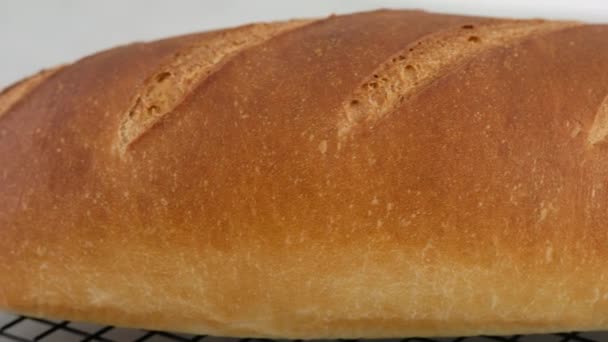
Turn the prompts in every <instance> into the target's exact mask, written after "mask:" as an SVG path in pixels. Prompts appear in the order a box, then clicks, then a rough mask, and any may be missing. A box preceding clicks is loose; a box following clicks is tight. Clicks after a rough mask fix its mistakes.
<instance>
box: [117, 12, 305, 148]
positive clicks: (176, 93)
mask: <svg viewBox="0 0 608 342" xmlns="http://www.w3.org/2000/svg"><path fill="white" fill-rule="evenodd" d="M310 22H312V20H292V21H287V22H277V23H269V24H254V25H248V26H244V27H241V28H236V29H233V30H230V31H226V32H223V33H221V34H219V35H218V36H215V37H213V38H211V39H208V40H205V41H204V42H203V43H200V44H198V45H194V46H192V47H190V48H189V49H187V50H186V51H182V52H178V53H177V54H176V55H175V58H174V59H173V60H171V61H170V62H169V63H168V64H166V65H164V66H163V67H161V68H160V70H158V71H157V72H156V73H155V74H154V75H153V76H152V77H150V78H149V79H148V80H147V81H146V82H145V84H144V86H143V91H142V92H141V93H139V94H138V95H137V96H136V97H135V98H134V99H133V101H132V104H131V106H130V108H129V109H128V110H127V112H126V113H125V114H124V120H123V121H122V123H121V126H120V129H119V135H120V136H119V142H118V149H119V151H120V152H123V153H124V152H125V150H126V149H127V148H128V146H129V145H130V144H131V143H133V142H134V141H135V140H137V139H138V138H139V137H140V136H141V135H143V134H144V133H145V132H146V131H147V130H149V129H150V128H151V127H152V126H153V125H154V124H156V123H157V122H158V121H159V120H161V119H162V118H163V117H164V116H165V115H167V114H168V113H170V112H172V111H173V110H174V109H175V107H177V106H178V105H179V104H180V103H181V102H182V100H183V99H184V98H185V97H186V95H188V94H189V93H191V92H192V91H193V89H194V88H195V87H196V86H197V85H198V84H199V83H200V82H202V81H203V80H204V79H206V78H207V77H208V76H209V75H210V74H212V73H213V72H215V71H216V70H217V69H218V67H219V66H220V65H222V64H223V62H225V61H226V60H228V59H230V58H231V57H233V56H235V55H236V54H238V53H239V52H241V51H243V50H245V49H248V48H251V47H253V46H256V45H259V44H262V43H263V42H265V41H268V40H269V39H271V38H273V37H275V36H277V35H279V34H281V33H284V32H287V31H290V30H293V29H295V28H298V27H300V26H303V25H306V24H308V23H310Z"/></svg>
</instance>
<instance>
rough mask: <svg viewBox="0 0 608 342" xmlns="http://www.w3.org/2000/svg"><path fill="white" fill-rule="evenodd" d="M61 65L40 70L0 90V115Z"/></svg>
mask: <svg viewBox="0 0 608 342" xmlns="http://www.w3.org/2000/svg"><path fill="white" fill-rule="evenodd" d="M61 68H62V67H61V66H59V67H55V68H51V69H46V70H42V71H40V72H39V73H37V74H35V75H33V76H30V77H28V78H26V79H24V80H22V81H20V82H17V83H15V84H13V85H12V86H9V87H7V88H6V89H4V90H3V91H2V92H0V117H2V115H3V114H5V113H6V112H8V111H9V109H11V107H13V106H14V105H15V104H16V103H17V102H19V101H20V100H21V99H23V98H24V97H25V96H26V95H27V94H29V93H30V92H31V91H33V90H34V89H35V88H36V87H38V86H39V85H40V84H41V83H42V82H44V81H45V80H46V79H48V78H49V77H51V76H52V75H53V74H55V73H56V72H58V71H59V70H60V69H61Z"/></svg>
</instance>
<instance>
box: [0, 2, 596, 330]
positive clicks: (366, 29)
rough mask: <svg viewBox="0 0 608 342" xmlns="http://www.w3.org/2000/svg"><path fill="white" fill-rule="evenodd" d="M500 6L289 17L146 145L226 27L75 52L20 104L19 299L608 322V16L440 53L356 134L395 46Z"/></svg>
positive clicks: (0, 151)
mask: <svg viewBox="0 0 608 342" xmlns="http://www.w3.org/2000/svg"><path fill="white" fill-rule="evenodd" d="M488 22H495V21H493V20H488V19H480V18H466V17H457V16H443V15H436V14H428V13H423V12H411V11H376V12H369V13H359V14H354V15H347V16H336V17H331V18H329V19H327V20H321V21H315V22H313V23H311V24H309V25H306V26H302V27H300V28H298V29H296V30H289V31H286V32H285V33H284V34H280V35H277V36H275V37H273V39H269V40H263V41H261V42H260V44H257V45H254V46H251V47H250V48H247V49H244V50H242V51H239V53H237V54H235V55H231V57H230V58H229V59H227V60H226V61H225V62H223V63H222V64H221V66H220V67H218V68H217V69H214V72H213V73H211V74H209V75H208V76H207V77H204V78H203V79H202V80H201V81H200V82H199V83H198V84H197V85H196V87H195V88H194V89H192V91H191V92H190V93H188V94H187V96H185V97H184V98H183V99H182V100H180V101H181V102H180V103H179V104H178V105H177V106H175V108H173V109H172V111H171V115H166V116H164V117H163V119H162V120H159V121H158V122H156V123H155V124H154V125H152V126H150V127H149V128H146V134H144V135H141V136H140V137H139V138H138V140H137V143H134V144H131V145H130V146H129V149H127V150H126V152H125V155H124V156H121V155H120V154H117V153H115V149H114V148H113V146H114V144H115V143H116V137H117V136H118V132H119V130H120V127H121V124H122V123H123V120H124V114H125V110H126V109H127V108H129V107H130V105H132V99H133V98H134V97H135V95H136V94H140V93H141V92H142V89H145V86H146V80H147V79H149V78H150V77H151V76H152V75H154V74H155V72H157V71H158V70H159V69H160V68H161V66H163V65H168V64H170V63H171V60H172V59H173V58H174V55H175V53H176V52H178V51H183V50H184V49H186V48H187V47H188V46H192V44H204V42H205V40H209V41H211V40H213V39H214V37H217V35H221V34H222V33H221V32H222V31H219V32H211V33H208V34H203V35H200V36H188V37H182V38H174V39H169V40H163V41H159V42H154V43H147V44H136V45H130V46H126V47H122V48H118V49H113V50H110V51H106V52H103V53H100V54H97V55H94V56H91V57H88V58H85V59H83V60H81V61H79V62H77V63H75V64H73V65H71V66H69V67H66V68H65V69H63V70H62V72H61V73H58V74H56V75H55V76H54V77H53V78H52V79H49V80H47V81H46V82H43V83H42V84H41V85H40V86H39V87H38V89H37V90H36V91H35V92H33V93H30V95H27V96H26V97H25V98H24V99H23V100H22V101H21V102H20V105H19V106H15V107H13V108H12V109H11V110H10V115H4V116H3V117H2V119H1V120H0V132H1V133H2V134H1V135H0V178H1V179H0V180H1V181H0V227H1V228H2V229H0V284H1V285H0V307H3V308H5V309H9V310H12V311H16V312H23V313H29V314H34V315H39V316H45V317H61V318H69V319H79V320H91V321H95V322H102V323H110V324H116V325H128V326H137V327H147V328H154V329H169V330H181V331H189V332H198V333H211V334H219V335H239V336H270V337H301V338H311V337H343V338H346V337H388V336H406V335H461V334H478V333H486V334H497V333H508V334H512V333H525V332H544V331H558V330H572V329H577V330H587V329H603V328H607V327H608V321H607V319H606V317H608V285H606V284H608V283H607V282H606V281H605V280H606V279H608V268H607V267H606V265H605V258H606V256H607V253H606V249H605V246H604V245H605V244H606V239H607V234H606V232H605V231H604V227H605V223H606V222H608V210H607V208H606V205H607V203H608V185H607V184H606V179H608V158H607V157H606V145H605V144H603V143H599V142H600V141H602V139H603V137H602V135H603V128H602V127H603V126H604V121H605V120H604V115H605V106H606V105H605V103H606V96H607V94H608V41H607V40H606V39H605V37H606V35H607V34H608V27H607V26H605V25H595V26H592V25H581V26H576V27H570V28H560V29H559V30H549V31H546V32H543V33H542V34H529V35H528V34H526V35H523V36H522V39H519V38H518V39H515V40H513V41H509V42H508V43H507V42H504V43H503V42H501V43H498V44H495V45H492V46H488V47H484V48H483V49H480V50H479V51H477V50H476V51H475V53H472V54H468V53H467V54H466V58H460V57H459V58H457V63H448V64H445V65H444V64H442V65H441V67H440V68H437V69H433V68H431V69H429V70H440V71H439V72H438V73H435V72H433V73H430V74H432V75H433V76H432V77H430V78H429V81H428V82H426V83H425V85H424V86H420V87H417V88H416V89H415V91H414V92H410V93H409V95H408V99H407V103H405V104H403V105H397V106H392V107H391V108H392V109H391V113H390V115H381V117H379V119H378V120H360V121H357V123H356V129H353V130H351V131H350V132H349V140H348V144H343V145H341V147H340V148H339V149H338V144H339V143H340V141H341V140H340V137H339V135H338V134H336V132H337V128H336V123H339V122H340V120H341V119H342V118H343V115H344V106H343V104H344V103H345V102H348V101H349V100H350V99H351V98H352V95H353V89H357V88H358V87H360V85H361V84H363V83H365V82H366V80H367V79H368V77H369V75H373V74H374V72H376V71H377V70H378V69H379V67H380V66H381V65H383V63H385V62H386V61H389V60H391V58H392V57H393V56H395V55H398V54H399V53H400V52H401V51H404V49H405V51H406V55H405V57H406V58H407V57H408V56H409V57H411V56H410V55H408V54H409V51H407V48H408V47H410V46H411V45H412V44H414V43H415V42H418V41H424V40H425V37H430V36H429V35H432V36H435V35H441V34H448V35H449V32H453V31H454V30H462V29H461V27H462V26H463V25H467V26H468V25H474V26H475V27H478V26H479V25H484V23H485V24H488ZM530 23H536V22H530ZM518 25H524V24H518ZM558 25H561V24H558ZM455 39H456V40H458V38H455ZM439 50H440V49H433V50H432V51H435V52H436V51H439ZM412 56H413V55H412ZM418 60H419V61H420V63H427V61H426V60H424V59H422V58H419V57H418ZM399 89H400V90H399V91H404V89H406V88H399ZM125 157H126V158H125ZM32 270H34V271H32Z"/></svg>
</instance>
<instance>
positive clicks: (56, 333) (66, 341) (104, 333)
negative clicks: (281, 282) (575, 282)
mask: <svg viewBox="0 0 608 342" xmlns="http://www.w3.org/2000/svg"><path fill="white" fill-rule="evenodd" d="M9 341H10V342H13V341H18V342H30V341H41V342H75V341H82V342H85V341H87V342H88V341H91V342H126V341H133V342H143V341H146V342H161V341H165V342H170V341H204V342H272V341H271V340H266V339H234V338H218V337H211V336H205V335H188V334H176V333H168V332H162V331H145V330H139V329H124V328H117V327H113V326H97V325H93V324H87V323H73V322H70V321H51V320H45V319H38V318H33V317H24V316H11V317H10V319H9V320H8V322H6V323H3V325H2V326H0V342H9ZM491 341H502V342H596V341H597V342H600V341H608V334H607V333H577V332H572V333H562V334H548V335H515V336H475V337H456V338H442V339H429V338H405V339H398V340H377V342H491ZM291 342H302V341H301V340H293V341H291ZM335 342H358V340H338V341H335Z"/></svg>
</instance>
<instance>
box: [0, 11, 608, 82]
mask: <svg viewBox="0 0 608 342" xmlns="http://www.w3.org/2000/svg"><path fill="white" fill-rule="evenodd" d="M383 7H384V8H418V9H427V10H431V11H439V12H448V13H461V14H475V15H492V16H510V17H545V18H568V19H580V20H587V21H594V22H606V23H608V0H544V1H540V0H426V1H425V0H351V1H348V0H300V1H291V0H210V1H206V0H205V1H203V0H198V1H195V0H181V1H180V0H177V1H170V0H164V1H162V0H97V1H81V0H0V88H2V87H4V86H6V85H8V84H10V83H12V82H14V81H16V80H18V79H20V78H22V77H24V76H26V75H28V74H31V73H34V72H36V71H38V70H39V69H42V68H44V67H48V66H52V65H56V64H60V63H65V62H70V61H73V60H75V59H78V58H80V57H83V56H85V55H87V54H91V53H93V52H96V51H99V50H101V49H106V48H109V47H112V46H115V45H119V44H124V43H128V42H132V41H141V40H151V39H156V38H160V37H166V36H171V35H177V34H181V33H188V32H193V31H201V30H207V29H211V28H219V27H225V26H233V25H239V24H242V23H246V22H251V21H262V20H276V19H287V18H293V17H316V16H326V15H329V14H331V13H346V12H353V11H360V10H367V9H374V8H383ZM607 39H608V38H607Z"/></svg>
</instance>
